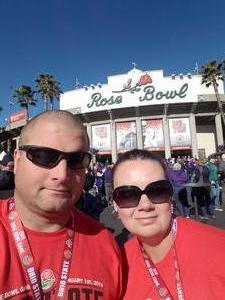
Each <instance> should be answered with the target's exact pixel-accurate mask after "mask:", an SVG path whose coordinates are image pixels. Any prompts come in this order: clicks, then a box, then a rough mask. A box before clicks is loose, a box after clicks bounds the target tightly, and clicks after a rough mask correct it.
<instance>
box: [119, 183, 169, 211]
mask: <svg viewBox="0 0 225 300" xmlns="http://www.w3.org/2000/svg"><path fill="white" fill-rule="evenodd" d="M144 194H145V195H146V196H147V197H148V198H149V199H150V201H151V202H152V203H154V204H160V203H165V202H168V201H169V200H170V198H171V197H172V195H173V187H172V185H171V183H170V182H169V181H168V180H158V181H154V182H151V183H149V184H148V185H147V186H146V188H145V189H144V190H141V189H140V188H139V187H137V186H135V185H123V186H119V187H117V188H116V189H115V190H114V191H113V200H114V201H115V202H116V204H117V205H118V206H119V207H120V208H132V207H136V206H138V204H139V202H140V200H141V196H142V195H144Z"/></svg>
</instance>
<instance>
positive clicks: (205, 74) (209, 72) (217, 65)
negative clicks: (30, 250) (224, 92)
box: [201, 60, 225, 127]
mask: <svg viewBox="0 0 225 300" xmlns="http://www.w3.org/2000/svg"><path fill="white" fill-rule="evenodd" d="M224 71H225V61H221V62H218V61H216V60H214V61H211V62H209V63H207V64H205V65H204V66H202V68H201V74H202V84H205V85H206V87H209V86H211V85H212V86H213V88H214V92H215V96H216V100H217V103H218V108H219V112H220V114H221V117H222V121H223V125H224V127H225V116H224V112H223V104H222V101H221V99H220V94H219V92H218V85H219V83H218V82H219V81H220V80H222V81H223V80H224V78H223V75H224Z"/></svg>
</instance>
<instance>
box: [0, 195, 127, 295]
mask: <svg viewBox="0 0 225 300" xmlns="http://www.w3.org/2000/svg"><path fill="white" fill-rule="evenodd" d="M7 205H8V201H7V200H4V201H0V245H1V246H0V274H1V275H0V300H2V299H13V300H14V299H15V300H18V299H20V300H22V299H24V300H25V299H26V300H28V299H32V293H31V290H30V287H29V281H28V280H27V278H26V274H25V272H24V269H23V267H22V265H21V262H20V258H19V256H18V253H17V249H16V246H15V242H14V240H13V239H12V236H11V232H10V229H9V222H8V217H7V211H8V210H7ZM74 215H75V238H74V247H73V256H72V261H71V267H70V274H69V279H68V285H67V290H66V293H65V299H68V300H117V299H119V296H120V292H121V288H122V287H121V260H120V253H119V251H118V248H117V245H116V243H115V241H114V239H113V237H112V236H111V233H109V232H108V230H107V229H105V228H103V227H102V226H101V225H100V224H98V223H97V222H95V221H94V220H92V219H91V218H89V217H88V216H86V215H84V214H83V213H81V212H80V211H78V210H76V209H75V211H74ZM25 232H26V234H27V237H28V240H29V244H30V247H31V251H32V254H33V257H34V260H35V264H36V267H37V270H38V271H39V272H40V276H41V279H42V289H43V291H44V297H43V299H44V300H50V299H55V298H54V296H55V292H56V290H57V284H58V283H59V276H60V274H59V273H60V271H61V270H60V269H61V263H62V255H63V250H64V241H65V237H66V233H67V230H66V229H65V228H64V229H62V230H59V231H57V232H54V233H43V232H34V231H32V230H28V229H25Z"/></svg>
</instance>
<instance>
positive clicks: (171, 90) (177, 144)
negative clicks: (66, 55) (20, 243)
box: [60, 67, 225, 162]
mask: <svg viewBox="0 0 225 300" xmlns="http://www.w3.org/2000/svg"><path fill="white" fill-rule="evenodd" d="M107 79H108V80H107V83H106V84H100V83H98V84H96V85H94V84H92V85H90V86H84V87H82V88H76V89H74V90H71V91H67V92H64V94H63V95H62V96H61V98H60V109H65V110H69V111H71V112H72V113H73V114H76V115H78V116H79V117H80V119H81V120H82V121H83V122H84V123H85V125H86V127H87V132H88V135H89V137H90V142H91V149H92V151H93V153H95V154H97V156H98V158H102V159H103V160H104V159H108V160H112V161H113V162H114V161H115V160H116V158H117V156H118V154H119V153H121V152H124V151H127V150H129V149H132V148H140V149H142V148H144V149H149V150H151V151H157V152H159V154H160V155H162V156H164V157H166V158H169V157H174V156H178V155H191V156H193V157H197V158H205V157H207V156H208V155H210V154H211V153H214V152H215V151H216V149H217V147H218V146H219V145H223V144H224V132H223V130H224V128H223V125H222V120H221V115H220V113H219V110H218V104H217V100H216V97H215V93H214V89H213V87H209V88H207V87H205V85H202V84H201V75H193V74H187V75H183V74H179V75H176V76H175V75H171V76H164V74H163V71H162V70H153V71H142V70H139V69H137V68H135V67H134V68H133V69H131V70H130V71H129V72H127V73H125V74H119V75H113V76H108V78H107ZM218 90H219V94H220V98H221V100H222V102H223V103H225V96H224V87H223V83H222V82H221V83H220V84H219V86H218ZM223 105H225V104H223Z"/></svg>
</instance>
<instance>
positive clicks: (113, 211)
mask: <svg viewBox="0 0 225 300" xmlns="http://www.w3.org/2000/svg"><path fill="white" fill-rule="evenodd" d="M112 206H113V210H112V215H113V217H114V218H118V217H119V214H118V210H117V207H116V205H115V204H114V203H113V205H112Z"/></svg>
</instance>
